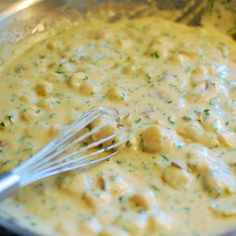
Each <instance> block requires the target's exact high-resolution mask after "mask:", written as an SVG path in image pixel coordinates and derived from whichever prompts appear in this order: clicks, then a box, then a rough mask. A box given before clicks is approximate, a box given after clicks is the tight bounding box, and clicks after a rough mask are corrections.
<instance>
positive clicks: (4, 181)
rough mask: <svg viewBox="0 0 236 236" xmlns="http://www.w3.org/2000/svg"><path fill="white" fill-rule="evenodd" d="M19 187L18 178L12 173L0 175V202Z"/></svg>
mask: <svg viewBox="0 0 236 236" xmlns="http://www.w3.org/2000/svg"><path fill="white" fill-rule="evenodd" d="M19 187H20V177H19V175H17V174H14V173H12V172H7V173H4V174H2V175H0V200H1V199H3V198H5V197H7V196H8V195H10V194H11V193H12V192H13V191H15V190H16V189H17V188H19Z"/></svg>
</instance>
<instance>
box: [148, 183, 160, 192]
mask: <svg viewBox="0 0 236 236" xmlns="http://www.w3.org/2000/svg"><path fill="white" fill-rule="evenodd" d="M150 187H151V188H152V189H154V190H155V191H157V192H159V191H160V189H159V188H158V187H157V186H155V185H153V184H151V185H150Z"/></svg>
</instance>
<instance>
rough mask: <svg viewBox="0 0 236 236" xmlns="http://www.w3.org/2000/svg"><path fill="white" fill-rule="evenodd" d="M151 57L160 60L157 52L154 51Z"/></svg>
mask: <svg viewBox="0 0 236 236" xmlns="http://www.w3.org/2000/svg"><path fill="white" fill-rule="evenodd" d="M151 57H153V58H156V59H158V58H160V55H159V53H158V52H157V51H154V52H152V53H151Z"/></svg>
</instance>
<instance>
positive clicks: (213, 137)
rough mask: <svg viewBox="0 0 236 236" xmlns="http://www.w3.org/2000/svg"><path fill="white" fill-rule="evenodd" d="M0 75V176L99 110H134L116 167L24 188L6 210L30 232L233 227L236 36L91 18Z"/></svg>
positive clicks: (112, 235) (130, 235)
mask: <svg viewBox="0 0 236 236" xmlns="http://www.w3.org/2000/svg"><path fill="white" fill-rule="evenodd" d="M0 78H1V82H0V83H1V86H0V170H1V171H5V170H9V169H11V168H13V167H14V166H16V165H18V164H19V163H21V162H22V161H23V160H25V159H26V158H28V157H30V156H31V155H33V154H34V153H35V152H36V151H37V150H39V149H40V148H41V147H43V145H45V144H46V143H47V142H48V141H49V140H50V139H52V138H53V137H55V136H56V135H57V133H58V129H59V128H61V127H62V126H63V125H65V124H69V123H71V122H72V121H73V120H74V119H75V118H76V117H77V116H78V115H79V114H81V113H82V112H85V111H87V110H89V109H90V108H92V107H99V106H113V107H116V108H118V109H119V110H120V111H121V112H122V111H128V112H129V113H130V115H129V117H127V119H126V121H125V122H126V124H127V125H128V126H129V127H130V129H131V130H132V137H131V139H130V141H129V142H128V143H127V144H126V146H125V147H124V148H123V149H121V151H120V153H119V154H118V155H116V156H115V157H114V158H112V159H110V160H109V161H106V162H104V163H101V164H99V165H96V166H93V167H91V168H89V169H85V170H82V171H74V172H70V173H66V174H62V175H58V176H55V177H51V178H48V179H46V180H43V181H40V182H37V183H35V184H32V185H30V186H28V187H26V188H24V189H21V190H19V191H18V192H17V193H15V195H14V196H13V198H12V199H10V200H7V201H6V202H3V203H2V204H1V208H2V210H3V209H5V208H8V209H11V212H14V211H15V212H21V214H22V218H24V219H25V221H26V223H24V224H28V225H30V227H31V228H35V230H37V231H38V232H39V233H43V235H45V234H48V235H66V236H69V235H72V236H74V235H84V236H86V235H90V236H92V235H99V236H134V235H135V236H139V235H140V236H145V235H150V236H151V235H155V236H156V235H161V236H167V235H168V236H171V235H182V236H185V235H192V236H198V235H199V236H200V235H218V234H221V233H224V232H228V231H231V230H233V229H234V227H235V224H236V195H235V194H236V45H235V42H234V41H233V40H232V39H231V38H230V37H228V36H226V35H223V34H221V33H218V32H217V31H215V30H213V29H210V28H207V30H205V29H204V28H201V27H195V28H191V27H188V26H184V25H180V24H176V23H172V22H168V21H166V20H162V19H159V18H156V17H147V18H142V19H135V20H121V21H119V22H116V23H112V24H109V23H105V22H102V21H98V20H91V21H90V22H86V23H85V22H81V23H80V24H79V25H78V26H76V27H71V28H69V29H67V30H66V31H64V32H60V33H58V34H57V35H55V36H52V37H48V38H46V39H44V40H42V41H40V42H38V43H36V44H34V45H32V47H30V48H29V49H27V50H26V51H25V52H23V53H22V54H20V55H17V56H15V57H13V58H12V59H11V60H10V61H9V62H8V63H7V64H6V65H5V66H4V69H3V70H2V71H1V74H0ZM23 207H24V209H23ZM22 212H24V213H22ZM16 214H18V213H16ZM35 217H37V219H38V220H37V219H36V218H35ZM42 222H43V224H42ZM44 225H47V230H45V231H46V232H48V233H45V232H44V231H43V228H44V227H46V226H44ZM49 232H50V233H49Z"/></svg>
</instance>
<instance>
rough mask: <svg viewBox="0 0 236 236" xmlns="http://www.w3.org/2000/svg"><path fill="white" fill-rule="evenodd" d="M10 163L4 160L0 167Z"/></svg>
mask: <svg viewBox="0 0 236 236" xmlns="http://www.w3.org/2000/svg"><path fill="white" fill-rule="evenodd" d="M9 162H10V160H6V161H3V162H1V163H0V166H5V165H7V164H8V163H9Z"/></svg>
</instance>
